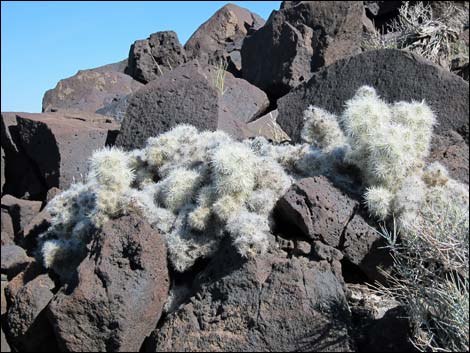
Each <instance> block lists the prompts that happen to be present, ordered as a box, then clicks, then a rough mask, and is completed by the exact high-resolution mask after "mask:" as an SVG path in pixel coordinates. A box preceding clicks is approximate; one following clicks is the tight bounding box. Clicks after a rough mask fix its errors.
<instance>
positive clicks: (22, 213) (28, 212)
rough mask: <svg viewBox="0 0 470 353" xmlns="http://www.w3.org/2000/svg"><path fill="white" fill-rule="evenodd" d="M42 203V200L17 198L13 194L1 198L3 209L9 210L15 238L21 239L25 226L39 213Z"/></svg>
mask: <svg viewBox="0 0 470 353" xmlns="http://www.w3.org/2000/svg"><path fill="white" fill-rule="evenodd" d="M41 205H42V203H41V202H40V201H29V200H22V199H17V198H16V197H14V196H11V195H5V196H3V197H2V200H1V207H2V209H6V210H8V213H9V215H10V217H11V220H12V224H13V231H14V235H15V238H17V239H19V238H20V237H21V236H22V234H23V230H24V228H25V227H26V226H27V225H28V224H29V223H30V222H31V220H32V219H33V218H34V217H35V216H36V215H37V214H38V213H39V210H40V209H41Z"/></svg>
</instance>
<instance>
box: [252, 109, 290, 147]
mask: <svg viewBox="0 0 470 353" xmlns="http://www.w3.org/2000/svg"><path fill="white" fill-rule="evenodd" d="M278 115H279V113H278V111H277V109H275V110H273V111H271V112H269V113H267V114H265V115H263V116H262V117H260V118H258V119H256V120H254V121H252V122H250V123H248V125H247V127H248V129H250V131H251V134H250V135H248V136H246V138H248V137H254V136H264V137H265V138H267V139H268V140H271V141H273V142H275V143H282V142H286V141H290V137H289V136H288V135H287V134H286V133H285V132H284V131H283V130H282V129H281V127H280V126H279V124H278V123H277V121H276V119H277V116H278Z"/></svg>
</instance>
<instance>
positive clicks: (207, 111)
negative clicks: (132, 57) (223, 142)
mask: <svg viewBox="0 0 470 353" xmlns="http://www.w3.org/2000/svg"><path fill="white" fill-rule="evenodd" d="M225 75H226V76H225V84H224V88H223V92H222V87H220V89H219V88H217V87H216V77H217V72H216V68H213V67H212V68H211V67H206V68H203V67H201V65H199V63H198V62H197V61H192V62H189V63H187V64H184V65H181V66H180V67H178V68H176V69H175V70H173V71H172V72H169V73H167V74H165V75H164V76H162V77H160V78H159V79H158V80H155V81H153V82H151V83H149V84H147V85H146V86H145V87H144V88H143V89H141V90H140V91H139V92H137V93H135V94H134V95H133V96H131V97H130V98H129V107H128V109H127V113H126V117H125V118H124V121H123V122H122V128H121V133H120V134H119V136H118V138H117V141H116V144H117V145H118V146H121V147H124V148H126V149H133V148H142V147H143V145H144V144H145V142H146V140H147V138H149V137H151V136H157V135H159V134H161V133H163V132H165V131H168V130H169V129H171V128H172V127H174V126H176V125H178V124H183V123H185V124H191V125H193V126H195V127H197V128H199V129H201V130H216V129H219V130H223V131H225V132H227V133H228V134H229V135H231V136H232V137H235V138H241V137H244V136H245V135H246V133H247V131H249V130H248V128H247V127H246V123H247V122H249V121H250V120H252V119H255V118H256V117H257V116H259V115H260V114H261V113H262V112H263V110H264V109H266V108H267V107H268V105H269V101H268V99H267V97H266V95H265V94H264V93H263V92H262V91H261V90H259V89H258V88H256V87H254V86H252V85H250V84H249V83H248V82H246V81H245V80H242V79H238V78H235V77H233V75H232V74H230V73H228V72H227V73H226V74H225Z"/></svg>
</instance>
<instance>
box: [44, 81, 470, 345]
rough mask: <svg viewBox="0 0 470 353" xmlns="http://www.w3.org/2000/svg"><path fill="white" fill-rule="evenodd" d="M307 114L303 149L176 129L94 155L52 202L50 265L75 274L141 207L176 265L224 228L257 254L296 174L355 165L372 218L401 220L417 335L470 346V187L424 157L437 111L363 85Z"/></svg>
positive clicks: (197, 254) (399, 245)
mask: <svg viewBox="0 0 470 353" xmlns="http://www.w3.org/2000/svg"><path fill="white" fill-rule="evenodd" d="M304 120H305V124H304V127H303V129H302V131H301V137H302V139H303V140H304V143H303V144H298V145H284V144H281V145H279V144H271V143H270V142H268V141H267V140H266V139H265V138H263V137H256V138H254V139H251V140H245V141H243V142H238V141H234V140H232V139H231V138H230V137H229V136H228V135H226V134H225V133H224V132H221V131H215V132H209V131H203V132H199V131H198V130H197V129H196V128H194V127H192V126H189V125H180V126H177V127H175V128H173V129H172V130H170V131H168V132H166V133H164V134H161V135H159V136H157V137H153V138H149V139H148V141H147V144H146V146H145V147H144V148H143V149H140V150H134V151H130V152H124V151H122V150H120V149H117V148H105V149H102V150H100V151H97V152H96V153H95V154H94V155H93V156H92V158H91V161H90V173H89V175H88V177H87V179H86V182H85V183H78V184H75V185H73V186H72V187H71V188H70V189H69V190H67V191H65V192H63V193H62V194H60V195H58V196H57V197H55V198H54V199H53V200H52V201H51V202H50V204H49V205H48V208H49V211H50V212H51V214H52V216H53V219H52V226H51V227H50V228H49V230H48V231H47V232H46V233H44V234H43V235H42V236H41V246H40V248H39V249H40V256H41V258H42V260H43V263H44V265H45V266H46V267H48V268H52V269H54V270H55V271H56V272H57V273H59V274H60V275H62V276H64V277H66V276H68V275H69V274H70V273H71V270H72V269H73V268H74V267H75V266H76V265H77V264H78V263H79V261H80V260H81V259H82V258H83V256H85V254H86V251H87V250H86V244H87V243H88V242H89V240H90V239H89V238H90V234H92V232H93V230H94V229H99V228H100V227H101V226H102V225H103V224H104V223H105V222H107V221H108V219H110V218H114V217H117V216H119V215H122V214H125V213H127V212H139V213H141V214H142V215H143V216H144V217H145V218H146V219H147V220H148V221H149V223H150V224H151V225H152V226H153V227H154V228H156V229H158V230H159V231H160V232H161V233H162V234H163V236H164V237H165V239H166V242H167V247H168V253H169V258H170V261H171V263H172V265H173V267H174V268H175V269H176V270H177V271H185V270H187V269H188V268H189V267H191V266H192V265H193V264H194V263H195V261H196V260H198V259H200V258H207V257H209V256H211V255H212V254H213V253H214V252H215V251H216V250H217V248H218V247H219V244H220V242H221V240H222V239H223V238H224V237H226V236H229V237H231V239H232V243H233V245H234V247H235V248H236V249H237V250H238V252H239V253H240V254H241V255H243V256H246V257H248V256H254V255H256V254H258V253H262V252H265V251H266V249H267V248H268V246H269V241H268V240H269V233H270V231H271V228H272V219H271V211H272V209H273V207H274V205H275V203H276V201H277V200H278V199H279V198H280V197H281V196H282V195H283V194H284V193H285V192H286V191H287V189H288V188H289V187H290V185H291V183H292V181H293V180H295V179H296V178H299V177H302V176H305V175H320V174H325V175H329V176H331V177H337V175H336V169H335V168H336V166H348V165H354V166H356V167H357V168H358V169H359V170H360V171H361V173H362V179H363V181H364V184H365V185H366V186H367V189H366V192H365V194H364V199H365V204H366V205H367V207H368V209H369V211H370V213H371V215H372V216H374V217H375V218H376V219H378V220H381V221H386V222H389V221H390V220H391V219H394V220H395V221H397V222H398V227H397V229H398V231H399V233H400V234H401V240H400V242H397V241H396V240H397V237H396V236H387V235H386V237H387V239H389V240H390V247H391V250H392V252H393V254H394V257H395V259H396V266H395V267H396V273H397V277H391V278H390V279H391V281H392V282H394V283H395V284H396V285H395V287H392V288H391V289H388V293H392V294H393V295H394V296H395V297H396V299H399V300H401V302H402V303H403V304H404V305H405V306H406V307H407V308H408V309H409V313H410V317H411V319H412V322H414V323H415V327H416V328H417V329H416V336H415V343H416V344H417V346H419V347H421V348H423V347H424V348H426V347H428V348H432V349H434V348H436V347H437V348H436V349H451V350H452V349H464V350H465V349H466V350H468V255H469V246H468V242H469V238H468V228H469V215H468V205H469V198H468V186H467V185H464V184H462V183H460V182H457V181H455V180H453V179H452V178H450V177H449V175H448V172H447V170H446V169H445V168H444V167H443V166H442V165H441V164H439V163H431V164H429V165H426V163H425V158H426V157H427V155H428V153H429V145H430V142H431V136H432V129H433V126H434V125H435V123H436V121H435V117H434V114H433V112H432V111H431V109H430V108H429V107H428V106H427V105H426V104H425V103H424V102H411V103H408V102H398V103H393V104H390V103H387V102H385V101H383V100H382V99H380V97H379V96H378V95H377V93H376V91H375V90H374V89H373V88H371V87H368V86H363V87H361V88H359V90H358V91H357V92H356V94H355V96H354V97H353V98H352V99H350V100H349V101H347V102H346V104H345V110H344V112H343V113H342V114H341V115H339V116H335V115H334V114H331V113H329V112H327V111H325V110H323V109H321V108H318V107H312V106H311V107H309V108H308V109H307V110H306V111H305V112H304ZM175 295H176V294H175ZM175 303H176V302H175ZM175 305H177V304H175ZM465 331H466V332H467V334H465ZM462 337H463V338H462Z"/></svg>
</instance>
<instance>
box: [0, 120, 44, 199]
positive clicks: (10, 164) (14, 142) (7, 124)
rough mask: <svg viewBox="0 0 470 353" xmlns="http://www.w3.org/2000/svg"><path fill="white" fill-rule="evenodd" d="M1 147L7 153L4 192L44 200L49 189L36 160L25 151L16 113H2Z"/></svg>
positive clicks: (4, 160) (5, 157)
mask: <svg viewBox="0 0 470 353" xmlns="http://www.w3.org/2000/svg"><path fill="white" fill-rule="evenodd" d="M0 128H1V138H0V142H1V147H2V151H3V152H4V153H5V156H4V159H2V163H3V164H2V168H5V169H4V172H5V184H4V185H3V189H2V194H10V195H13V196H15V197H19V198H27V199H34V200H42V199H43V198H44V196H45V193H46V191H47V186H46V185H45V183H44V182H43V180H42V178H41V176H40V173H39V172H38V170H37V167H36V166H35V164H34V162H32V161H31V160H30V159H29V158H28V156H27V155H26V154H25V153H24V151H23V149H22V147H21V143H20V141H19V138H18V123H17V120H16V113H4V112H3V113H2V115H1V121H0Z"/></svg>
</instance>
